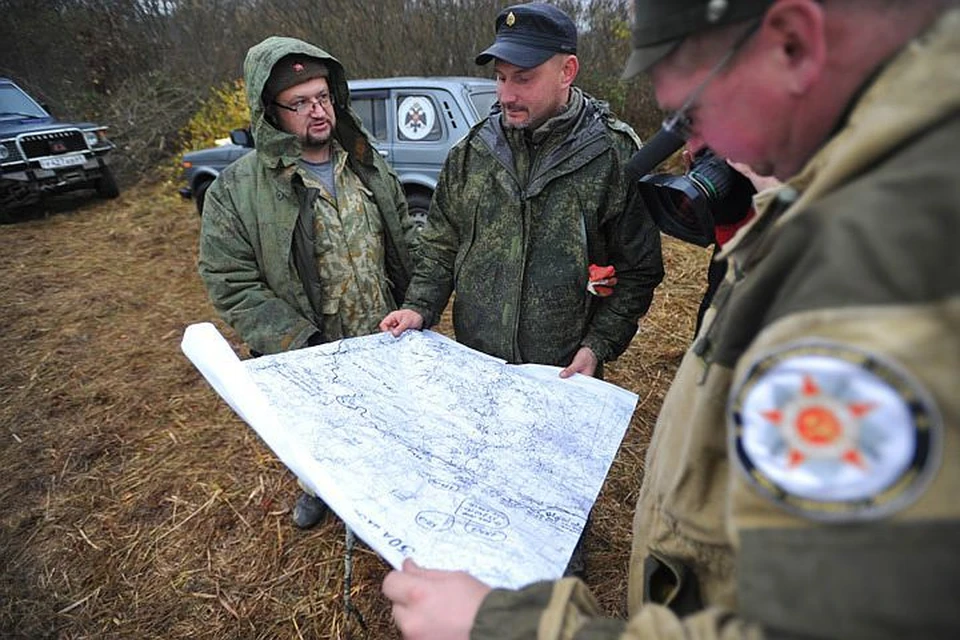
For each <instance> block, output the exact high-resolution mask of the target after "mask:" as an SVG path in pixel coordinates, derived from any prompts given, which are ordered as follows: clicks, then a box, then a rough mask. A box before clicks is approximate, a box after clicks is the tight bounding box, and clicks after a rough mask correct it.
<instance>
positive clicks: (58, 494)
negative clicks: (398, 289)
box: [0, 184, 707, 640]
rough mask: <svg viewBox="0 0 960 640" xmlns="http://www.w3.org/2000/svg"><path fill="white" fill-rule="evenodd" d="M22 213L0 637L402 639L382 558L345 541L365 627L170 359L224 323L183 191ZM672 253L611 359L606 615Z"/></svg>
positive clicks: (17, 230) (668, 346) (1, 491)
mask: <svg viewBox="0 0 960 640" xmlns="http://www.w3.org/2000/svg"><path fill="white" fill-rule="evenodd" d="M73 207H75V208H73ZM33 217H34V219H29V220H23V221H20V222H17V223H16V224H6V225H2V226H0V241H2V247H3V250H2V254H0V305H2V306H0V309H2V318H3V329H2V332H0V353H2V354H3V355H4V356H5V358H4V361H5V363H6V364H5V365H3V367H2V368H0V442H2V445H0V468H2V470H3V474H2V477H0V505H2V510H0V563H2V567H3V578H2V582H0V637H2V638H61V639H79V638H138V639H146V638H165V639H172V638H194V637H202V638H217V639H219V638H348V637H353V638H364V637H365V638H372V639H376V640H379V639H381V638H385V639H390V638H397V637H398V634H397V633H396V631H395V629H394V628H393V626H392V625H391V623H390V613H389V607H388V605H387V602H386V601H385V600H384V598H383V597H382V596H381V595H380V582H381V580H382V578H383V576H384V575H385V573H386V571H387V567H386V566H385V565H384V564H383V563H382V562H381V561H380V559H379V558H378V557H377V556H376V555H375V554H374V553H372V552H371V551H369V550H368V549H366V547H364V546H363V545H360V546H359V547H358V551H357V557H356V566H355V568H354V581H353V584H352V588H351V591H350V593H351V600H352V601H353V603H354V605H355V606H356V607H357V609H358V611H359V612H360V614H361V615H362V617H363V619H364V621H365V627H366V629H365V630H364V629H363V628H362V627H361V626H360V624H359V623H358V622H357V620H356V618H353V617H349V616H346V615H345V614H344V607H343V533H344V532H343V528H342V525H340V524H339V523H338V522H337V521H336V519H335V518H331V519H329V520H328V521H326V522H325V523H324V524H322V525H321V526H319V527H318V528H316V529H313V530H310V531H299V530H297V529H295V528H293V526H292V525H291V524H290V517H289V511H290V508H291V507H292V504H293V500H294V499H295V498H296V496H297V491H298V490H297V487H296V483H295V481H294V479H293V477H292V476H291V474H290V473H289V472H288V471H286V469H285V468H284V467H283V466H282V465H281V464H280V463H279V462H278V461H277V460H276V458H275V457H274V456H273V455H272V453H271V452H270V450H269V449H267V448H266V446H265V445H264V444H263V443H262V442H261V441H260V440H259V439H258V437H257V436H256V434H255V433H254V432H253V430H252V429H250V428H249V427H247V426H246V425H245V424H244V423H243V422H242V421H241V420H240V419H239V418H237V417H236V416H235V415H234V414H233V413H232V411H231V410H230V409H229V407H228V406H227V405H226V404H225V403H223V402H222V401H221V400H220V399H219V397H218V396H217V395H216V393H215V392H213V391H212V390H211V389H210V388H209V387H208V386H207V384H206V383H205V382H204V381H203V379H202V378H201V377H200V376H199V374H198V373H197V372H196V370H195V369H194V368H193V366H192V365H191V364H190V363H189V362H188V361H187V360H186V358H185V357H183V356H182V355H181V352H180V349H179V341H180V338H181V336H182V333H183V329H184V327H186V326H187V325H188V324H191V323H193V322H199V321H206V320H215V316H214V313H213V310H212V308H211V307H210V305H209V303H208V302H207V300H206V296H205V293H204V291H203V289H202V286H201V283H200V281H199V278H198V277H197V275H196V267H195V263H196V246H197V236H198V231H199V219H198V217H197V216H196V213H195V210H194V208H193V204H192V203H190V202H185V201H182V200H180V198H179V196H177V195H176V190H175V187H174V185H170V184H157V185H143V186H139V187H135V188H133V189H130V190H128V191H127V192H126V193H124V194H123V195H122V196H121V197H120V198H119V199H118V200H114V201H110V202H98V201H95V200H82V199H79V200H76V202H72V203H70V204H69V205H67V206H59V207H55V208H54V209H52V210H50V209H38V210H37V211H35V212H34V216H33ZM664 251H665V261H666V269H667V274H668V275H667V280H666V281H665V282H664V284H663V285H661V287H660V288H659V289H658V292H657V296H656V299H655V301H654V306H653V308H652V309H651V311H650V313H649V314H648V315H647V317H646V318H645V319H644V321H643V324H642V327H641V331H640V333H639V334H638V335H637V337H636V339H635V340H634V341H633V344H632V345H631V346H630V348H629V350H628V352H627V353H626V354H624V355H623V356H622V357H621V358H620V359H619V360H618V361H617V362H615V363H613V364H611V365H609V366H608V370H607V378H608V380H610V381H612V382H614V383H616V384H619V385H621V386H623V387H626V388H628V389H631V390H633V391H635V392H636V393H638V394H639V396H640V402H639V404H638V408H637V411H636V413H635V415H634V418H633V420H632V423H631V427H630V429H629V431H628V434H627V436H626V438H625V440H624V442H623V445H622V447H621V450H620V453H619V455H618V457H617V459H616V460H615V462H614V464H613V467H612V469H611V471H610V474H609V476H608V479H607V481H606V484H605V485H604V488H603V491H602V492H601V495H600V498H599V500H598V502H597V505H596V507H595V508H594V520H595V522H594V524H593V526H592V528H591V529H590V532H589V536H588V538H587V565H588V568H587V571H588V580H587V582H588V584H589V585H590V586H591V587H592V588H593V590H594V591H595V593H597V594H599V596H600V601H601V604H602V606H603V607H604V608H605V609H606V610H607V611H608V612H609V613H610V614H612V615H622V614H623V612H624V606H625V598H626V569H627V558H628V555H629V547H630V527H631V514H632V510H633V504H634V501H635V499H636V493H637V489H638V487H639V485H640V482H641V479H642V475H643V456H644V450H645V447H646V444H647V442H648V440H649V436H650V433H651V431H652V428H653V424H654V421H655V417H656V413H657V410H658V409H659V407H660V404H661V402H662V400H663V395H664V393H665V391H666V388H667V386H668V384H669V382H670V380H671V379H672V377H673V374H674V372H675V370H676V367H677V365H678V363H679V360H680V357H681V355H682V353H683V350H684V349H685V347H686V345H687V344H688V342H689V340H690V338H691V335H692V332H693V323H694V315H695V310H696V305H697V302H698V300H699V297H700V295H701V293H702V290H703V286H702V283H703V280H704V275H703V274H704V273H705V269H706V263H707V254H706V252H705V251H703V250H699V249H694V248H690V247H686V246H681V245H679V244H678V243H674V242H672V241H670V240H669V239H667V240H665V247H664ZM216 323H217V326H218V327H219V328H220V329H221V331H223V332H224V334H225V335H227V336H228V337H231V339H232V341H233V344H234V346H235V347H237V348H238V349H239V345H238V344H237V342H236V340H235V339H233V338H232V334H231V333H230V332H229V330H228V329H227V328H226V327H225V326H224V325H223V324H222V323H220V322H219V321H216ZM447 328H448V325H445V326H444V327H443V329H444V330H446V329H447Z"/></svg>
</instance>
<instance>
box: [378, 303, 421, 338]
mask: <svg viewBox="0 0 960 640" xmlns="http://www.w3.org/2000/svg"><path fill="white" fill-rule="evenodd" d="M407 329H423V316H422V315H420V314H419V313H417V312H416V311H414V310H412V309H398V310H397V311H391V312H390V313H388V314H387V317H386V318H384V319H383V320H381V321H380V331H389V332H390V333H392V334H393V337H394V338H396V337H398V336H399V335H400V334H401V333H403V332H404V331H406V330H407Z"/></svg>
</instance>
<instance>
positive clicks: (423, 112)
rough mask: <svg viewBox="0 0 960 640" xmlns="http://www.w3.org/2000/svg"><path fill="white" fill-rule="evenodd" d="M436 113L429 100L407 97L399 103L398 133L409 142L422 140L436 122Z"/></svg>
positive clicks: (420, 97) (422, 97)
mask: <svg viewBox="0 0 960 640" xmlns="http://www.w3.org/2000/svg"><path fill="white" fill-rule="evenodd" d="M436 117H437V115H436V111H435V110H434V108H433V103H432V102H430V99H429V98H427V97H424V96H409V97H406V98H404V99H403V100H402V101H401V102H400V107H399V108H398V109H397V123H398V125H399V127H400V133H402V134H403V135H404V136H405V137H406V138H408V139H410V140H423V139H424V138H426V137H427V136H428V135H429V134H430V131H432V130H433V124H434V122H436Z"/></svg>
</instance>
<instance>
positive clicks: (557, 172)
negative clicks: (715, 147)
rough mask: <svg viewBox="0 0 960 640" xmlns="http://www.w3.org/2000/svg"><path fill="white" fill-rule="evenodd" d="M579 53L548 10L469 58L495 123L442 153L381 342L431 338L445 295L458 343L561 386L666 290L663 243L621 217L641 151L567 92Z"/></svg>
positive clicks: (627, 336)
mask: <svg viewBox="0 0 960 640" xmlns="http://www.w3.org/2000/svg"><path fill="white" fill-rule="evenodd" d="M576 51H577V30H576V27H575V26H574V24H573V21H572V20H571V19H570V17H569V16H567V15H566V14H565V13H564V12H562V11H561V10H559V9H557V8H556V7H553V6H551V5H548V4H541V3H531V4H521V5H517V6H513V7H508V8H506V9H504V10H503V11H501V12H500V14H499V15H498V16H497V19H496V37H495V41H494V43H493V45H491V46H490V47H489V48H488V49H486V50H485V51H483V52H482V53H480V54H479V55H478V56H477V58H476V63H477V64H479V65H484V64H487V63H488V62H490V61H493V62H494V71H495V74H496V79H497V96H498V99H499V102H498V107H496V109H497V110H496V111H495V112H493V113H492V114H491V115H490V116H489V117H488V118H486V119H485V120H482V121H481V122H480V123H478V124H477V125H476V126H475V127H474V128H473V129H472V130H471V131H470V132H469V133H468V134H467V135H466V137H465V138H464V139H463V140H462V141H460V142H459V143H458V144H457V145H456V146H455V147H454V148H453V149H452V150H451V151H450V155H449V156H448V158H447V160H446V163H445V165H444V168H443V171H442V172H441V176H440V180H439V184H438V185H437V190H436V192H435V193H434V197H433V202H432V203H431V208H430V213H429V216H428V219H427V224H426V227H425V228H424V229H423V232H422V234H421V246H420V254H419V257H420V259H419V261H418V263H417V267H416V270H415V271H414V275H413V280H412V282H411V285H410V289H409V290H408V292H407V297H406V301H405V302H404V304H403V308H402V309H401V310H399V311H395V312H393V313H391V314H390V315H388V316H387V317H386V318H384V320H383V322H382V323H381V325H380V326H381V328H382V329H383V330H384V331H387V330H389V331H391V332H392V333H393V334H394V335H399V334H400V333H401V332H403V331H404V330H406V329H421V328H424V327H429V326H431V325H433V324H434V323H435V322H437V320H438V319H439V317H440V314H441V312H442V311H443V309H444V308H445V306H446V304H447V301H448V299H449V298H450V295H451V293H452V292H453V291H454V290H456V297H455V300H454V308H453V323H454V330H455V333H456V338H457V340H458V341H459V342H462V343H463V344H466V345H467V346H469V347H472V348H474V349H477V350H478V351H482V352H484V353H487V354H490V355H493V356H496V357H499V358H503V359H504V360H506V361H507V362H511V363H531V362H532V363H538V364H547V365H555V366H561V367H565V369H564V370H563V372H562V373H561V375H562V376H563V377H568V376H570V375H572V374H573V373H582V374H586V375H596V374H599V373H600V369H601V366H602V363H604V362H608V361H610V360H613V359H614V358H616V357H617V356H618V355H620V353H622V352H623V350H624V349H625V348H626V347H627V345H628V344H629V342H630V340H631V339H632V338H633V336H634V335H635V334H636V332H637V321H638V319H639V317H640V316H641V315H643V313H645V312H646V310H647V308H648V307H649V305H650V301H651V299H652V297H653V290H654V288H655V287H656V286H657V284H658V283H659V282H660V280H661V278H662V277H663V269H662V265H661V260H660V238H659V235H658V233H657V231H656V228H655V227H654V226H653V224H652V222H651V221H650V220H649V218H648V217H647V216H645V215H632V216H630V215H624V205H625V201H626V197H627V185H626V182H625V180H624V178H623V175H622V167H623V164H624V163H625V162H626V160H627V159H628V158H629V157H630V156H631V155H632V154H633V152H635V151H636V149H637V148H638V145H639V140H638V138H637V136H636V134H635V133H634V132H633V130H632V129H631V128H630V127H629V126H628V125H626V124H625V123H623V122H621V121H619V120H617V119H616V118H615V117H614V116H613V114H612V113H610V111H609V109H608V107H607V105H606V104H605V103H602V102H599V101H597V100H594V99H593V98H590V97H589V96H587V95H586V94H584V93H583V92H582V91H581V90H580V89H578V88H577V87H574V86H573V82H574V80H575V78H576V76H577V72H578V71H579V61H578V59H577V56H576ZM591 265H592V266H593V269H592V271H591V269H590V268H588V267H590V266H591ZM611 267H612V269H611ZM614 271H615V275H614V274H613V272H614ZM591 272H592V273H593V274H594V277H593V278H591V277H590V274H591ZM611 278H615V280H613V279H611ZM591 280H592V282H591ZM604 280H606V282H604ZM614 282H616V284H613V283H614ZM610 285H613V286H612V294H611V295H609V296H608V297H602V296H603V295H604V294H608V293H611V290H610V288H609V287H610ZM588 287H590V288H592V289H593V291H595V292H596V294H597V295H593V294H591V292H590V290H588Z"/></svg>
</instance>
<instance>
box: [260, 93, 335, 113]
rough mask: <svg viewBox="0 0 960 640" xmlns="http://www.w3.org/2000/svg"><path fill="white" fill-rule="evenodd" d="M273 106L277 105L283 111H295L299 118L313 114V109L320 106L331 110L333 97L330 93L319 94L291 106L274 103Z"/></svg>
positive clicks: (302, 99)
mask: <svg viewBox="0 0 960 640" xmlns="http://www.w3.org/2000/svg"><path fill="white" fill-rule="evenodd" d="M273 104H275V105H277V106H278V107H280V108H281V109H286V110H287V111H293V112H294V113H296V114H297V115H298V116H303V115H306V114H308V113H310V112H312V111H313V108H314V107H316V106H320V107H321V108H323V109H329V108H330V105H332V104H333V96H331V95H330V94H329V93H318V94H317V95H315V96H313V97H312V98H301V99H299V100H297V101H296V102H294V103H293V104H289V105H288V104H280V103H279V102H274V103H273Z"/></svg>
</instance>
